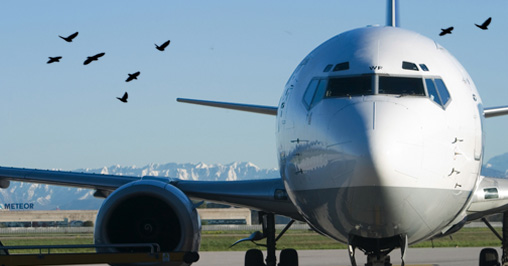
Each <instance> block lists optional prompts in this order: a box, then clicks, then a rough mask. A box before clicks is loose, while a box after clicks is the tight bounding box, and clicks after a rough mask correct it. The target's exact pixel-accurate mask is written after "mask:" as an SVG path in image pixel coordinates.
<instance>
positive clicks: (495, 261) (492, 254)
mask: <svg viewBox="0 0 508 266" xmlns="http://www.w3.org/2000/svg"><path fill="white" fill-rule="evenodd" d="M500 265H501V263H500V262H499V255H498V254H497V250H495V249H493V248H484V249H482V251H481V252H480V266H500Z"/></svg>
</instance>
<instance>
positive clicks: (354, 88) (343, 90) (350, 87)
mask: <svg viewBox="0 0 508 266" xmlns="http://www.w3.org/2000/svg"><path fill="white" fill-rule="evenodd" d="M372 77H373V76H357V77H340V78H330V79H329V80H328V87H327V88H326V93H325V97H326V98H329V97H350V96H361V95H372V94H373V90H372Z"/></svg>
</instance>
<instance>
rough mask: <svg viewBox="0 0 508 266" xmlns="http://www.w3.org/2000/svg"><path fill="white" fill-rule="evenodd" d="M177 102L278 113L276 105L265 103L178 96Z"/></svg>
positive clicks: (262, 112)
mask: <svg viewBox="0 0 508 266" xmlns="http://www.w3.org/2000/svg"><path fill="white" fill-rule="evenodd" d="M176 101H177V102H182V103H192V104H199V105H205V106H211V107H218V108H225V109H233V110H237V111H245V112H252V113H258V114H265V115H277V109H278V108H277V107H276V106H265V105H253V104H241V103H228V102H216V101H204V100H195V99H185V98H178V99H176Z"/></svg>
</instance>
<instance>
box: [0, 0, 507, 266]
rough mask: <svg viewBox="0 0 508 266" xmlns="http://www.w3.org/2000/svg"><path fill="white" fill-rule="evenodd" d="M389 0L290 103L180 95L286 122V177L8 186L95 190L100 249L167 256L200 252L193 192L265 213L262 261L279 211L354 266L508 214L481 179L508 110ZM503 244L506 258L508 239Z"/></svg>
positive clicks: (308, 70) (250, 257)
mask: <svg viewBox="0 0 508 266" xmlns="http://www.w3.org/2000/svg"><path fill="white" fill-rule="evenodd" d="M388 5H389V14H390V15H389V16H388V21H389V22H388V23H387V26H370V27H365V28H358V29H354V30H350V31H347V32H344V33H342V34H339V35H337V36H335V37H333V38H331V39H330V40H328V41H326V42H324V43H323V44H321V45H320V46H318V47H317V48H316V49H314V50H313V51H312V52H311V53H310V54H309V55H308V56H307V57H305V59H303V61H302V62H301V63H300V64H299V65H298V67H297V68H296V70H295V71H294V73H293V74H292V76H291V77H290V78H289V81H288V82H287V84H286V86H285V88H284V92H283V94H282V97H281V99H280V103H279V105H278V106H273V107H272V106H259V105H249V104H236V103H225V102H212V101H201V100H191V99H178V101H180V102H189V103H196V104H202V105H209V106H215V107H222V108H229V109H236V110H241V111H248V112H255V113H261V114H268V115H273V116H275V117H276V120H277V124H276V125H277V128H276V135H277V150H278V158H279V167H280V175H281V178H277V179H269V180H256V181H237V182H199V181H183V180H168V179H165V178H157V177H148V176H146V177H142V178H139V177H129V176H111V175H97V174H84V173H73V172H61V171H49V170H36V169H20V168H6V167H2V168H0V187H2V188H7V187H8V186H9V181H10V180H15V181H24V182H37V183H46V184H56V185H66V186H77V187H85V188H92V189H95V190H96V193H95V196H97V197H104V198H106V199H105V201H104V204H103V205H102V207H101V208H100V210H99V213H98V216H97V221H96V224H95V236H94V238H95V243H97V244H105V243H138V242H143V243H144V242H150V243H151V242H155V243H159V244H160V245H161V248H162V250H163V251H198V249H199V244H200V229H201V225H200V220H199V217H198V214H197V212H196V210H195V208H194V206H193V204H192V202H191V201H190V199H189V198H192V199H204V200H208V201H215V202H221V203H227V204H231V205H235V206H246V207H249V208H252V209H257V210H260V211H262V212H261V213H262V215H261V217H262V222H263V232H257V233H254V234H252V235H251V236H250V237H248V238H246V239H244V240H261V239H263V238H265V237H266V242H267V251H268V252H267V258H266V260H265V261H263V260H264V258H263V254H262V253H261V251H259V250H249V251H248V252H247V253H246V260H245V261H246V263H245V265H250V266H260V265H269V266H274V265H276V261H277V259H276V257H275V249H276V240H277V239H278V238H277V239H276V237H275V229H274V228H275V225H274V216H273V215H274V214H280V215H285V216H288V217H291V218H293V219H294V220H299V221H304V222H306V223H308V224H309V225H310V226H311V227H312V228H313V229H315V230H316V231H317V232H319V233H321V234H323V235H326V236H328V237H330V238H333V239H335V240H337V241H339V242H343V243H347V244H348V246H349V255H350V258H351V264H352V265H356V259H355V251H356V249H359V250H361V251H362V252H364V253H365V255H366V256H367V261H368V263H367V265H391V264H390V262H389V261H390V257H389V253H390V252H391V251H392V250H393V249H397V248H400V249H401V257H402V262H403V264H404V259H405V255H406V251H407V247H408V245H411V244H413V243H417V242H420V241H423V240H428V239H432V238H434V237H439V236H444V235H448V234H451V233H453V232H456V231H457V230H459V229H460V228H462V226H463V225H464V224H465V223H466V222H469V221H472V220H476V219H480V218H483V217H486V216H488V215H491V214H495V213H505V217H508V180H506V179H496V178H490V177H485V176H482V175H481V173H480V169H481V166H482V159H483V148H484V134H483V130H482V129H483V123H484V119H485V118H489V117H495V116H500V115H506V114H508V107H507V106H505V107H494V108H484V107H483V104H482V100H481V98H480V95H479V93H478V91H477V89H476V87H475V85H474V83H473V81H472V79H471V77H470V76H469V75H468V73H467V72H466V70H465V69H464V68H463V67H462V66H461V64H460V63H459V62H458V61H457V60H456V59H455V58H454V57H453V56H452V55H451V54H450V53H449V52H448V51H447V50H445V49H444V48H443V47H442V46H440V45H439V44H437V43H436V42H435V41H433V40H431V39H429V38H426V37H424V36H422V35H419V34H417V33H414V32H411V31H408V30H405V29H401V28H399V27H397V19H396V17H397V16H396V15H397V12H396V11H394V10H396V1H393V0H392V1H389V3H388ZM291 224H292V222H291V223H289V225H288V227H289V226H290V225H291ZM507 226H508V219H505V220H504V222H503V227H504V228H508V227H507ZM284 231H285V230H284ZM284 231H283V232H284ZM283 232H282V234H283ZM500 238H501V240H502V244H503V247H504V248H503V256H502V257H503V262H506V257H507V255H508V253H507V250H508V248H507V246H508V239H507V238H508V237H507V236H505V237H500ZM492 260H498V255H497V252H496V251H495V250H493V249H484V250H483V251H482V253H481V255H480V265H486V264H485V263H492V262H493V261H492ZM265 262H266V264H265ZM191 263H192V261H187V262H184V263H183V264H182V265H189V264H191ZM278 265H280V266H288V265H290V266H295V265H298V257H297V253H296V251H295V250H292V249H287V250H283V251H282V252H281V254H280V258H279V264H278ZM489 265H491V264H489Z"/></svg>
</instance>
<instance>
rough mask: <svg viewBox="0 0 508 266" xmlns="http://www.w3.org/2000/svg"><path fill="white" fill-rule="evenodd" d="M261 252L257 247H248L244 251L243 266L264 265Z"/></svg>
mask: <svg viewBox="0 0 508 266" xmlns="http://www.w3.org/2000/svg"><path fill="white" fill-rule="evenodd" d="M263 260H264V256H263V252H261V250H259V249H249V250H247V252H246V253H245V266H266V265H265V262H264V261H263Z"/></svg>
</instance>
